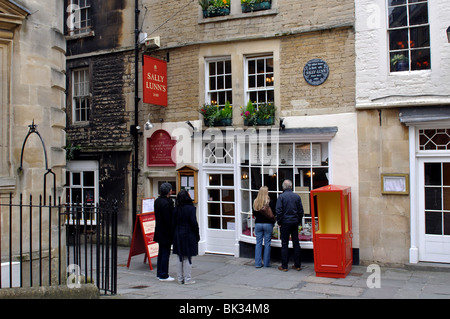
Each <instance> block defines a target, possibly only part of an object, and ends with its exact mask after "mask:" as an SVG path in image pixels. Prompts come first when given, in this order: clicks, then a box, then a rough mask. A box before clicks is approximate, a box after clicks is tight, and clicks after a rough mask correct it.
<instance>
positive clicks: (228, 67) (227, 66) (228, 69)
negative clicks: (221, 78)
mask: <svg viewBox="0 0 450 319" xmlns="http://www.w3.org/2000/svg"><path fill="white" fill-rule="evenodd" d="M225 73H227V74H231V61H225Z"/></svg>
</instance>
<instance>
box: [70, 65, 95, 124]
mask: <svg viewBox="0 0 450 319" xmlns="http://www.w3.org/2000/svg"><path fill="white" fill-rule="evenodd" d="M77 74H79V75H83V80H82V81H80V80H79V77H78V79H77V80H76V77H77ZM90 85H91V81H90V71H89V68H81V69H74V70H73V71H72V121H73V123H77V122H89V120H90V113H91V101H90ZM81 105H83V107H82V106H81Z"/></svg>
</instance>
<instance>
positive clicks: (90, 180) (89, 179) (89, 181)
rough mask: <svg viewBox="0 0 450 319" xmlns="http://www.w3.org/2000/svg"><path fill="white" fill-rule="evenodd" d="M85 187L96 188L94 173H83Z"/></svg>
mask: <svg viewBox="0 0 450 319" xmlns="http://www.w3.org/2000/svg"><path fill="white" fill-rule="evenodd" d="M83 184H84V186H94V172H83Z"/></svg>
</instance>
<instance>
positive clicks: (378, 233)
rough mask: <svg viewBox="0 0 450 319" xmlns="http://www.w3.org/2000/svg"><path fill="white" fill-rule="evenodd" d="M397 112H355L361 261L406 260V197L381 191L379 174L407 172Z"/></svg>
mask: <svg viewBox="0 0 450 319" xmlns="http://www.w3.org/2000/svg"><path fill="white" fill-rule="evenodd" d="M398 114H399V110H398V109H385V110H371V111H364V112H358V139H359V146H358V147H359V168H360V170H359V172H360V176H359V180H360V184H359V185H360V191H359V200H360V203H361V205H360V208H359V223H360V260H361V263H372V262H376V263H379V264H385V263H388V264H403V263H405V262H408V255H409V252H408V250H409V242H410V240H409V233H410V226H409V218H410V204H409V200H410V198H409V196H407V195H383V194H382V193H381V174H383V173H405V174H407V173H409V144H408V128H407V127H405V126H402V125H400V123H399V120H398Z"/></svg>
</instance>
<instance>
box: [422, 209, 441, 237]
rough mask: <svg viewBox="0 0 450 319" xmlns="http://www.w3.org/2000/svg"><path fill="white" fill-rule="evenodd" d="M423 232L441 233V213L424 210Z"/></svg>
mask: <svg viewBox="0 0 450 319" xmlns="http://www.w3.org/2000/svg"><path fill="white" fill-rule="evenodd" d="M425 233H426V234H429V235H442V213H440V212H439V213H437V212H425Z"/></svg>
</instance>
